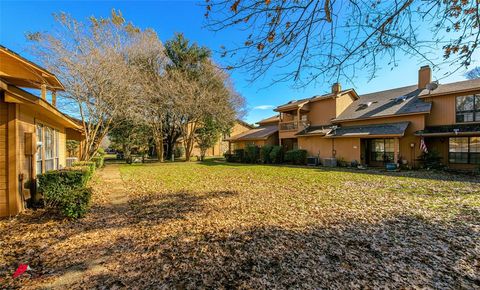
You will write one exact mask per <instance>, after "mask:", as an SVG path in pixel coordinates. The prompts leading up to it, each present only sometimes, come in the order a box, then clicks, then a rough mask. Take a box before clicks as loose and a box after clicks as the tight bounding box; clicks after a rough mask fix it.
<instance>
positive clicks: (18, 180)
mask: <svg viewBox="0 0 480 290" xmlns="http://www.w3.org/2000/svg"><path fill="white" fill-rule="evenodd" d="M22 88H26V89H37V90H39V92H40V97H37V96H36V95H34V94H32V93H30V92H29V91H27V90H24V89H22ZM63 89H64V88H63V85H62V84H61V83H60V81H59V80H58V79H57V78H56V77H55V75H53V74H52V73H50V72H48V71H47V70H45V69H43V68H42V67H40V66H38V65H36V64H35V63H32V62H30V61H28V60H27V59H25V58H23V57H21V56H20V55H18V54H16V53H14V52H12V51H11V50H9V49H7V48H5V47H3V46H0V216H1V217H5V216H13V215H16V214H17V213H19V212H20V211H22V210H23V209H24V208H25V206H26V201H27V200H28V199H29V198H31V197H32V195H33V194H34V192H35V184H36V183H35V176H36V175H37V174H39V173H42V172H45V171H47V170H52V169H57V168H61V167H64V166H65V164H66V162H65V161H66V146H65V143H66V140H67V139H73V138H76V139H79V141H81V140H82V136H81V134H80V133H79V132H80V129H81V127H80V126H79V125H78V124H76V123H75V122H74V121H73V120H72V119H70V118H69V117H68V116H66V115H64V114H63V113H61V112H60V111H59V110H58V109H57V108H56V107H55V105H56V92H57V91H62V90H63ZM47 91H50V92H51V103H49V102H47ZM69 132H75V134H78V135H77V136H75V137H72V138H70V137H69Z"/></svg>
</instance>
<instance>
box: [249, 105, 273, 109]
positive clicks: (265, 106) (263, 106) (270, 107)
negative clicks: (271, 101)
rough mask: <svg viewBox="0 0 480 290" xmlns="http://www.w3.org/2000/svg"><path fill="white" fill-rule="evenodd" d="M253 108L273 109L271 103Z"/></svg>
mask: <svg viewBox="0 0 480 290" xmlns="http://www.w3.org/2000/svg"><path fill="white" fill-rule="evenodd" d="M253 109H254V110H270V109H273V106H272V105H261V106H256V107H253Z"/></svg>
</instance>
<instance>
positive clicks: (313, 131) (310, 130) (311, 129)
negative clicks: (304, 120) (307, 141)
mask: <svg viewBox="0 0 480 290" xmlns="http://www.w3.org/2000/svg"><path fill="white" fill-rule="evenodd" d="M331 130H332V126H331V125H325V126H308V127H307V128H305V129H303V130H302V131H300V132H298V133H296V134H295V135H296V136H311V135H320V136H324V135H327V134H328V133H329V132H330V131H331Z"/></svg>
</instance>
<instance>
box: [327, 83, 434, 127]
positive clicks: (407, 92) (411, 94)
mask: <svg viewBox="0 0 480 290" xmlns="http://www.w3.org/2000/svg"><path fill="white" fill-rule="evenodd" d="M421 91H422V90H419V89H417V85H413V86H408V87H402V88H396V89H392V90H386V91H380V92H374V93H370V94H365V95H361V96H360V97H359V99H357V100H355V101H354V102H353V103H352V104H350V105H349V106H348V107H347V108H346V109H345V110H344V111H343V112H342V113H341V114H340V115H339V116H338V117H337V118H335V119H334V120H333V121H342V120H351V119H365V118H372V117H384V116H391V115H402V114H412V113H428V112H430V109H431V106H432V105H431V104H430V103H428V102H424V101H423V100H421V99H419V98H418V95H419V94H420V93H421ZM402 96H405V99H404V100H401V99H399V97H402Z"/></svg>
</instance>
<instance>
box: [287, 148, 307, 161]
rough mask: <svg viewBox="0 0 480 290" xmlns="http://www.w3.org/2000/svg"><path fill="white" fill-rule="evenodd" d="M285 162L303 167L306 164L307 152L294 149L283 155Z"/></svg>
mask: <svg viewBox="0 0 480 290" xmlns="http://www.w3.org/2000/svg"><path fill="white" fill-rule="evenodd" d="M285 161H287V162H290V163H292V164H297V165H304V164H306V163H307V150H303V149H294V150H290V151H287V152H286V153H285Z"/></svg>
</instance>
